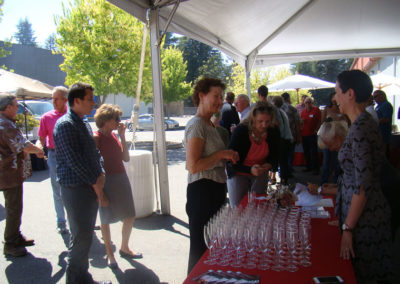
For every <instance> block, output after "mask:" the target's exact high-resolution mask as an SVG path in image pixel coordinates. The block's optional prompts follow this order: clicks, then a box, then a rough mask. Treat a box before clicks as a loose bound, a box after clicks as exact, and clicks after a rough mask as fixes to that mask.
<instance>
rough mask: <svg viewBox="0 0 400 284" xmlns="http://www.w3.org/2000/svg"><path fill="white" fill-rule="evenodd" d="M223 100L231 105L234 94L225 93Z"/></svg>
mask: <svg viewBox="0 0 400 284" xmlns="http://www.w3.org/2000/svg"><path fill="white" fill-rule="evenodd" d="M225 100H226V101H227V102H228V103H230V104H231V103H233V102H234V101H235V94H234V93H233V92H227V93H226V95H225Z"/></svg>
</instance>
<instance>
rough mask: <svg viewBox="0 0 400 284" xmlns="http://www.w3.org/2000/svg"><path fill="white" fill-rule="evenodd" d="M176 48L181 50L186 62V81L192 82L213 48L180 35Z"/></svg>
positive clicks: (198, 74)
mask: <svg viewBox="0 0 400 284" xmlns="http://www.w3.org/2000/svg"><path fill="white" fill-rule="evenodd" d="M178 48H179V49H180V50H182V52H183V59H184V60H185V61H186V62H187V70H188V73H187V75H186V82H194V81H195V80H196V79H197V78H198V77H199V76H200V75H202V74H200V72H199V70H200V67H201V66H202V65H203V64H204V63H205V62H206V61H207V60H208V58H209V57H210V56H211V54H212V52H213V48H212V47H211V46H208V45H206V44H204V43H201V42H198V41H197V40H194V39H191V38H187V37H181V38H179V42H178Z"/></svg>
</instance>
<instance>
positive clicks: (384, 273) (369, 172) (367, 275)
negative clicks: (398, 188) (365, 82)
mask: <svg viewBox="0 0 400 284" xmlns="http://www.w3.org/2000/svg"><path fill="white" fill-rule="evenodd" d="M338 157H339V162H340V165H341V167H342V170H343V175H342V176H341V177H340V178H339V181H338V185H339V192H338V196H337V200H336V204H337V207H336V214H337V215H338V218H339V223H340V226H341V225H342V224H343V223H344V222H345V220H346V217H347V214H348V212H349V209H350V204H351V200H352V197H353V194H359V193H360V187H361V186H362V187H363V189H364V192H365V195H366V197H367V202H366V204H365V208H364V210H363V212H362V214H361V216H360V218H359V220H358V222H357V224H356V226H355V228H354V230H353V248H354V252H355V258H354V259H353V268H354V272H355V274H356V277H357V279H358V281H366V280H384V279H387V278H388V277H389V275H390V271H391V264H390V263H391V262H390V245H391V231H390V209H389V205H388V202H387V200H386V198H385V197H384V195H383V193H382V190H381V186H380V169H381V164H382V160H383V158H384V147H383V142H382V137H381V135H380V132H379V128H378V126H377V125H376V122H375V121H374V119H373V118H372V116H371V115H370V114H369V113H367V112H362V113H361V114H360V115H359V117H358V118H357V119H356V120H355V121H354V123H353V124H352V125H351V127H350V130H349V133H348V135H347V137H346V139H345V141H344V143H343V146H342V148H341V149H340V152H339V156H338Z"/></svg>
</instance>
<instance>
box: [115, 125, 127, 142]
mask: <svg viewBox="0 0 400 284" xmlns="http://www.w3.org/2000/svg"><path fill="white" fill-rule="evenodd" d="M117 129H118V135H119V137H121V138H125V130H126V126H125V124H124V123H122V122H120V123H119V124H118V128H117Z"/></svg>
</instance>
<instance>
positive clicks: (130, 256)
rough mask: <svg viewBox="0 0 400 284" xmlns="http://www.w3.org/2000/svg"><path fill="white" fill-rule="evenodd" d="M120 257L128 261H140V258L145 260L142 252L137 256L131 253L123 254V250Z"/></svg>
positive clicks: (120, 251)
mask: <svg viewBox="0 0 400 284" xmlns="http://www.w3.org/2000/svg"><path fill="white" fill-rule="evenodd" d="M119 255H120V256H121V257H123V258H127V259H139V258H143V254H141V253H140V252H137V253H135V254H130V253H126V252H123V251H122V250H119Z"/></svg>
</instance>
